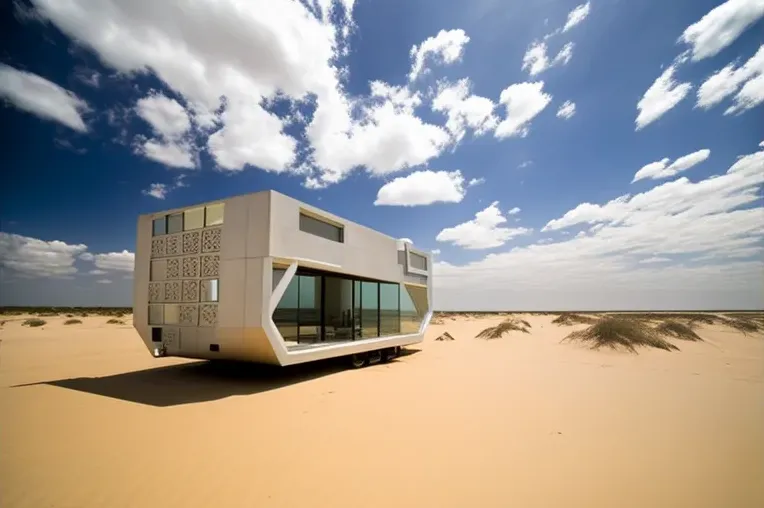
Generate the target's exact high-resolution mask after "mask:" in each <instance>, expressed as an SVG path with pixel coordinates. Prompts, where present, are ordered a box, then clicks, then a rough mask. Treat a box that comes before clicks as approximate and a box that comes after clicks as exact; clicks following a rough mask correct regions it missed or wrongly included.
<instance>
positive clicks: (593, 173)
mask: <svg viewBox="0 0 764 508" xmlns="http://www.w3.org/2000/svg"><path fill="white" fill-rule="evenodd" d="M235 4H236V2H227V1H225V2H218V3H217V7H214V8H213V7H210V6H209V5H205V3H204V2H201V3H196V4H195V5H196V6H195V7H193V8H191V7H189V5H191V4H190V3H188V2H182V1H172V2H169V1H168V2H161V3H157V2H155V1H148V0H146V1H143V0H140V1H130V2H128V1H118V0H110V1H104V2H99V3H98V4H97V5H96V6H90V5H89V2H86V1H84V0H72V1H71V2H68V3H67V4H62V3H61V2H56V1H53V0H32V1H25V2H15V3H8V2H6V3H5V4H3V7H2V9H3V13H2V14H3V16H2V19H3V20H4V21H3V27H2V29H3V32H4V33H5V34H9V36H7V37H6V38H5V42H6V44H7V45H5V47H4V48H3V50H2V52H0V96H2V98H3V99H4V106H3V107H0V115H2V118H1V119H0V121H1V122H2V125H3V127H4V135H5V140H6V144H5V150H4V159H3V168H4V169H3V185H2V186H0V220H1V222H2V224H1V225H0V231H1V232H0V235H2V236H0V265H1V266H2V268H1V270H2V279H1V280H2V291H1V292H0V304H27V305H33V304H40V305H42V304H54V305H64V304H71V305H95V304H102V305H129V303H130V301H131V296H130V295H131V291H132V280H131V278H130V277H131V271H132V253H133V251H134V248H135V221H136V218H137V216H138V215H139V214H142V213H148V212H152V211H157V210H162V209H169V208H174V207H180V206H185V205H190V204H193V203H197V202H201V201H208V200H212V199H217V198H222V197H226V196H232V195H236V194H241V193H246V192H254V191H258V190H262V189H268V188H270V189H275V190H278V191H281V192H283V193H285V194H288V195H291V196H293V197H295V198H297V199H300V200H303V201H306V202H308V203H311V204H313V205H316V206H318V207H320V208H324V209H326V210H329V211H331V212H333V213H335V214H337V215H340V216H344V217H347V218H349V219H351V220H354V221H356V222H359V223H362V224H364V225H367V226H370V227H373V228H375V229H378V230H380V231H383V232H385V233H387V234H389V235H391V236H395V237H398V238H401V237H405V238H409V239H411V240H413V242H414V243H415V244H416V245H417V246H418V247H419V248H423V249H427V250H431V251H434V252H435V253H436V259H437V260H438V263H437V265H436V266H435V276H436V279H435V281H436V282H435V298H436V301H435V305H436V307H438V308H443V309H449V308H450V309H454V308H473V309H512V308H514V309H566V308H619V309H624V308H674V309H677V308H737V307H740V308H762V307H764V242H762V238H763V237H764V208H762V200H761V185H762V183H764V147H762V146H761V145H760V143H761V142H762V140H764V121H763V120H762V118H764V116H763V115H762V111H763V109H762V101H764V85H763V82H764V78H762V73H764V50H762V49H761V47H762V43H764V30H762V28H764V21H762V16H764V2H762V0H729V1H727V2H713V1H705V0H703V1H692V0H683V1H676V2H658V1H644V2H627V1H622V0H591V1H590V2H582V1H581V0H548V1H543V2H520V1H514V2H500V1H498V0H478V1H450V2H449V1H446V2H444V1H416V2H412V1H402V0H395V1H386V2H381V1H371V0H356V1H355V2H353V1H352V0H343V1H342V2H340V1H335V2H332V1H331V0H321V1H316V2H313V1H312V0H310V1H309V0H305V1H303V2H295V1H290V0H278V1H276V0H269V1H263V2H257V1H252V2H247V3H244V4H242V5H241V6H239V8H238V9H239V10H238V11H237V10H236V8H235V7H234V5H235ZM83 6H85V7H84V8H83ZM322 7H323V8H322ZM757 52H758V53H757ZM221 98H223V99H222V100H221ZM563 106H565V107H563ZM731 168H733V169H731ZM457 171H458V173H457ZM728 171H729V173H728ZM638 172H639V174H640V177H639V178H635V175H637V173H638ZM715 175H721V176H719V177H718V178H719V179H716V178H712V177H713V176H715Z"/></svg>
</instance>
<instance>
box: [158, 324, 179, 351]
mask: <svg viewBox="0 0 764 508" xmlns="http://www.w3.org/2000/svg"><path fill="white" fill-rule="evenodd" d="M162 342H163V343H164V345H165V346H167V348H168V349H170V348H172V349H178V348H180V344H179V342H180V333H179V330H178V329H177V328H167V327H165V328H162Z"/></svg>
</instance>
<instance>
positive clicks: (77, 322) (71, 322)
mask: <svg viewBox="0 0 764 508" xmlns="http://www.w3.org/2000/svg"><path fill="white" fill-rule="evenodd" d="M64 324H65V325H81V324H82V321H80V320H79V319H67V320H66V321H64Z"/></svg>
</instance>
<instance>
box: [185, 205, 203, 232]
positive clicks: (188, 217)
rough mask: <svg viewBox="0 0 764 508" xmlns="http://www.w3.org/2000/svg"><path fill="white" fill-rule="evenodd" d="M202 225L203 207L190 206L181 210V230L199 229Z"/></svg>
mask: <svg viewBox="0 0 764 508" xmlns="http://www.w3.org/2000/svg"><path fill="white" fill-rule="evenodd" d="M203 227H204V207H203V206H201V207H199V208H192V209H191V210H186V211H185V212H183V230H184V231H189V230H191V229H199V228H203Z"/></svg>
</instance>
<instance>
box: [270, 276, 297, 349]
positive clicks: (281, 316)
mask: <svg viewBox="0 0 764 508" xmlns="http://www.w3.org/2000/svg"><path fill="white" fill-rule="evenodd" d="M299 295H300V289H299V278H298V277H296V276H295V277H292V280H290V281H289V285H288V286H287V287H286V290H285V291H284V295H283V296H282V297H281V300H279V303H278V305H277V306H276V310H275V311H274V312H273V322H274V323H275V324H276V328H278V330H279V333H280V334H281V336H282V337H283V338H284V341H285V342H286V343H287V346H290V345H294V344H297V343H298V340H299V336H298V333H297V331H298V328H297V310H298V308H299Z"/></svg>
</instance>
